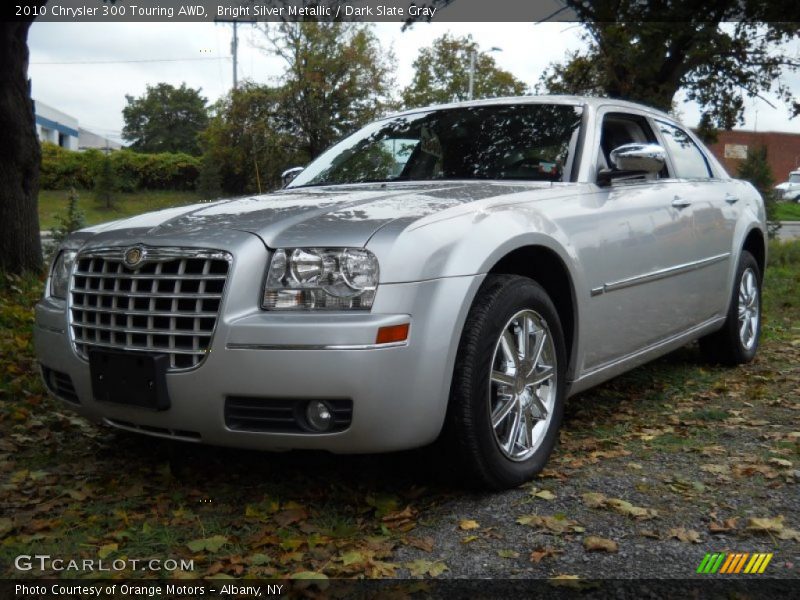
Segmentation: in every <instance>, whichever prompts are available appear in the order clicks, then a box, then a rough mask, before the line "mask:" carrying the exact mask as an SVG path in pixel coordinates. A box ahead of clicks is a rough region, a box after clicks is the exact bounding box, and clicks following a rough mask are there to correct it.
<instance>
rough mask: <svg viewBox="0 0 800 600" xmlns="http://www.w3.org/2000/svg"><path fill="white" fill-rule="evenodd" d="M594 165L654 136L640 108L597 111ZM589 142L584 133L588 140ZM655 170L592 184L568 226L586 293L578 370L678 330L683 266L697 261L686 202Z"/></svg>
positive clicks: (685, 289)
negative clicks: (621, 148)
mask: <svg viewBox="0 0 800 600" xmlns="http://www.w3.org/2000/svg"><path fill="white" fill-rule="evenodd" d="M596 123H597V128H598V130H597V131H596V132H595V136H594V139H595V140H596V142H595V144H596V146H597V147H596V148H594V149H592V148H589V149H588V150H589V151H593V152H596V154H597V167H596V169H595V170H599V169H600V168H603V167H606V166H607V164H608V162H609V154H610V152H611V150H613V149H614V148H616V147H619V146H620V145H622V144H625V143H631V142H640V143H642V142H652V143H655V142H657V141H658V138H657V136H656V134H655V132H654V131H653V128H652V125H651V122H650V120H649V119H648V118H647V117H646V116H645V115H643V114H635V113H627V112H626V113H621V112H615V111H614V110H613V109H611V108H609V109H606V110H602V109H601V110H599V111H598V118H597V120H596ZM587 141H588V140H587ZM683 195H685V192H683V191H682V188H680V187H679V186H677V185H672V183H671V182H670V174H669V172H668V171H667V170H665V171H663V172H662V173H661V174H659V175H655V174H654V175H649V176H641V177H638V178H634V179H619V180H614V181H612V183H611V184H610V185H604V186H601V185H597V184H595V185H594V194H592V195H591V201H587V200H584V201H583V202H582V204H581V206H580V207H579V209H578V211H576V214H575V215H574V218H573V219H569V221H570V222H571V224H567V223H564V224H562V226H564V227H565V229H566V230H567V231H568V234H570V236H571V239H572V240H573V241H574V243H575V246H576V248H575V249H576V251H577V252H578V254H579V257H580V262H581V265H582V266H583V269H584V273H585V277H586V280H587V283H588V284H589V288H590V294H591V298H590V299H589V302H588V304H587V307H588V311H587V313H586V316H585V317H584V318H583V324H582V330H583V331H584V335H585V340H586V343H585V344H583V347H584V349H585V350H584V356H583V370H584V372H586V371H591V370H594V369H597V368H601V367H602V366H604V365H605V364H607V363H611V362H614V361H615V360H617V359H619V358H622V357H624V356H627V355H629V354H632V353H634V352H636V351H637V350H640V349H642V348H645V347H647V346H650V345H652V344H655V343H657V342H658V341H660V340H663V339H665V338H668V337H670V336H671V335H674V334H676V333H678V332H680V331H682V330H684V329H685V328H686V327H687V326H688V324H689V322H690V319H688V318H687V317H686V315H685V313H684V311H685V310H686V307H687V305H688V302H687V299H686V294H687V293H689V291H690V289H689V285H688V282H686V281H684V279H683V278H684V277H685V271H684V269H685V265H687V264H688V263H691V262H692V261H694V260H696V258H697V253H696V250H695V248H694V246H695V237H696V236H695V232H694V229H693V215H692V212H693V208H692V206H691V204H685V205H684V203H683V201H682V197H683Z"/></svg>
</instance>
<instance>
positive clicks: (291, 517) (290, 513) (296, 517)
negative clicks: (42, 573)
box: [273, 507, 308, 527]
mask: <svg viewBox="0 0 800 600" xmlns="http://www.w3.org/2000/svg"><path fill="white" fill-rule="evenodd" d="M273 518H274V519H275V522H276V523H277V524H278V525H279V526H280V527H287V526H289V525H291V524H292V523H298V522H300V521H304V520H305V519H307V518H308V511H306V509H305V508H302V507H300V508H290V509H288V510H282V511H281V512H279V513H277V514H276V515H275V516H274V517H273Z"/></svg>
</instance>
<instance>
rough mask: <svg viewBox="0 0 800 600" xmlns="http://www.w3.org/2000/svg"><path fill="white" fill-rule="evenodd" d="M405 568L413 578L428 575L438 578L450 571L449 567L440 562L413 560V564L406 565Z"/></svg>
mask: <svg viewBox="0 0 800 600" xmlns="http://www.w3.org/2000/svg"><path fill="white" fill-rule="evenodd" d="M405 567H406V568H407V569H408V572H409V574H410V575H411V576H412V577H425V576H426V575H430V576H431V577H438V576H439V575H441V574H442V573H444V572H445V571H447V570H448V569H447V565H446V564H444V563H443V562H442V561H440V560H437V561H430V560H425V559H419V560H412V561H411V562H407V563H405Z"/></svg>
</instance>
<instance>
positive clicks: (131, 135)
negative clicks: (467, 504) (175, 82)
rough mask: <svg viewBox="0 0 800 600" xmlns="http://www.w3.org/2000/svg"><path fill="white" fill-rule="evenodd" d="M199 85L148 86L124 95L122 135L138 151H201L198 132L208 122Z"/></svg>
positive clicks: (195, 152)
mask: <svg viewBox="0 0 800 600" xmlns="http://www.w3.org/2000/svg"><path fill="white" fill-rule="evenodd" d="M200 91H201V90H199V89H197V90H195V89H193V88H189V87H186V84H185V83H182V84H181V86H180V87H179V88H176V87H174V86H172V85H170V84H168V83H159V84H158V85H156V86H149V85H148V86H147V91H146V92H145V94H144V95H143V96H140V97H139V98H134V97H133V96H128V95H126V96H125V100H126V101H127V102H128V105H127V106H126V107H125V108H123V109H122V116H123V118H124V119H125V127H124V128H123V130H122V137H123V138H125V139H126V140H127V141H129V142H132V143H131V148H132V149H133V150H137V151H139V152H185V153H186V154H192V155H194V156H197V155H199V154H200V143H199V141H198V137H197V136H198V134H199V133H200V132H201V131H203V129H205V127H206V125H207V124H208V108H207V107H206V102H207V100H206V98H204V97H203V96H201V95H200Z"/></svg>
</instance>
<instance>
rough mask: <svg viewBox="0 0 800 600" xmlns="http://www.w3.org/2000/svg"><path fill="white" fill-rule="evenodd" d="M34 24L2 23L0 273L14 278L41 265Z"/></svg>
mask: <svg viewBox="0 0 800 600" xmlns="http://www.w3.org/2000/svg"><path fill="white" fill-rule="evenodd" d="M33 4H35V5H36V6H43V5H44V4H45V3H44V2H35V3H33ZM30 25H31V22H30V21H15V22H0V131H2V132H3V143H2V144H0V271H5V272H9V273H22V272H23V271H28V270H30V271H38V270H39V269H41V266H42V242H41V239H40V236H39V214H38V210H37V204H38V195H39V162H40V149H39V140H38V139H37V138H36V125H35V119H34V110H33V101H32V100H31V92H30V82H29V81H28V76H27V73H28V29H29V28H30Z"/></svg>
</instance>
